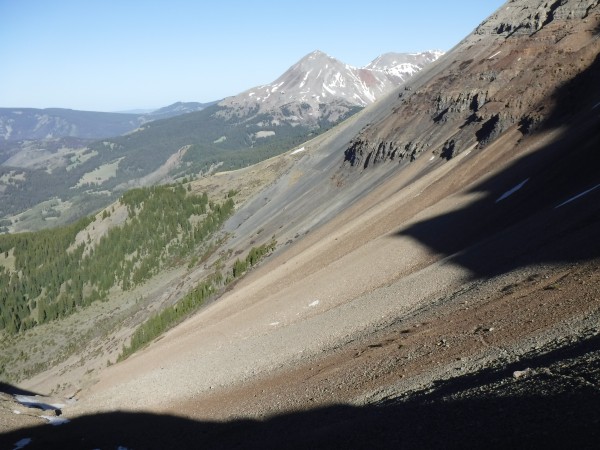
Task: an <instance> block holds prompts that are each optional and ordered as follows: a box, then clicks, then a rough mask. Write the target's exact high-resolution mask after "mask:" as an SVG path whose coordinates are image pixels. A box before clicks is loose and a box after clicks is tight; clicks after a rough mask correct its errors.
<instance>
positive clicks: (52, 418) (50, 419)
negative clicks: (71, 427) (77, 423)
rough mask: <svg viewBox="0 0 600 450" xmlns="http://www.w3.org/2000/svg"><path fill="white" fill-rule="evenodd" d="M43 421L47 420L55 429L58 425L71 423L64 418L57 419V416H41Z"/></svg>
mask: <svg viewBox="0 0 600 450" xmlns="http://www.w3.org/2000/svg"><path fill="white" fill-rule="evenodd" d="M40 417H42V418H43V419H46V420H47V421H48V423H49V424H50V425H54V426H55V427H56V426H58V425H63V424H65V423H69V422H70V420H69V419H66V418H64V417H56V416H40Z"/></svg>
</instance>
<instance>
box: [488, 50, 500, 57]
mask: <svg viewBox="0 0 600 450" xmlns="http://www.w3.org/2000/svg"><path fill="white" fill-rule="evenodd" d="M500 53H502V50H500V51H498V52H496V53H494V54H493V55H492V56H490V57H489V58H488V59H494V58H495V57H496V56H498V55H499V54H500Z"/></svg>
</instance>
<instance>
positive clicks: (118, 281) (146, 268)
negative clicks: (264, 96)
mask: <svg viewBox="0 0 600 450" xmlns="http://www.w3.org/2000/svg"><path fill="white" fill-rule="evenodd" d="M120 202H121V204H122V205H124V206H125V207H126V208H127V209H128V214H129V216H128V219H127V221H126V222H125V223H124V224H123V225H121V226H115V227H113V228H111V229H110V230H109V231H108V232H107V233H106V234H105V235H104V236H103V237H102V238H101V239H100V240H99V241H98V242H92V240H91V236H90V235H89V233H90V231H93V228H94V227H95V224H94V222H95V218H93V217H86V218H84V219H81V220H79V221H78V222H76V223H74V224H72V225H69V226H65V227H59V228H55V229H50V230H43V231H38V232H33V233H19V234H12V235H1V236H0V255H1V256H4V260H5V261H8V260H9V257H10V258H11V260H12V261H14V263H13V264H12V265H14V267H5V266H3V265H0V330H6V331H7V332H9V333H11V334H14V333H17V332H19V331H24V330H26V329H29V328H32V327H34V326H36V325H38V324H42V323H45V322H48V321H51V320H55V319H57V318H61V317H66V316H68V315H70V314H72V313H73V312H75V311H76V310H77V309H78V308H85V307H86V306H88V305H90V304H91V303H93V302H95V301H98V300H105V299H107V297H108V293H109V291H110V290H111V289H112V288H114V287H119V288H121V289H123V290H129V289H132V288H133V287H135V286H136V285H138V284H140V283H143V282H144V281H146V280H148V279H149V278H151V277H152V276H154V275H155V274H157V273H158V272H159V271H160V270H161V269H163V268H165V267H168V266H170V265H173V264H176V263H177V262H178V261H180V260H181V258H184V257H186V256H188V255H189V254H190V253H191V252H192V251H194V250H196V249H197V248H198V247H200V246H202V245H203V244H205V243H206V242H207V240H208V239H209V238H210V237H211V235H212V234H213V233H214V232H215V231H216V230H218V229H219V228H220V227H221V225H222V224H223V222H224V221H225V220H226V219H227V218H228V217H229V216H230V215H231V214H232V212H233V210H234V202H233V198H232V195H228V196H227V198H226V199H224V200H223V202H222V203H217V202H213V201H209V199H208V196H207V195H206V193H203V194H200V195H195V194H191V193H190V192H188V191H187V190H186V189H185V188H184V187H183V186H182V185H181V184H179V185H170V186H155V187H150V188H140V189H134V190H132V191H128V192H127V193H125V194H123V196H122V197H121V198H120ZM107 211H108V210H106V211H105V212H104V214H103V217H104V219H108V216H109V215H110V214H111V213H110V212H107ZM90 227H92V229H91V230H90ZM80 233H86V235H84V236H83V241H82V242H80V243H79V244H76V238H77V236H78V235H80ZM79 240H80V241H81V235H80V236H79ZM0 261H1V260H0Z"/></svg>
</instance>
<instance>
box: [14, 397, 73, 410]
mask: <svg viewBox="0 0 600 450" xmlns="http://www.w3.org/2000/svg"><path fill="white" fill-rule="evenodd" d="M15 400H16V401H17V402H19V403H20V404H21V405H23V406H26V407H27V408H37V409H41V410H42V411H54V410H55V409H62V408H64V407H65V405H64V404H62V403H42V402H40V401H39V399H38V398H37V397H31V396H29V395H15Z"/></svg>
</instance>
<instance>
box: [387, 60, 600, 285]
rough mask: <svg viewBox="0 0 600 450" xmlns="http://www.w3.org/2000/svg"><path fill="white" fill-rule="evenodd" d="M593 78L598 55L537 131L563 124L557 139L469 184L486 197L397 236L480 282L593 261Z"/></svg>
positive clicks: (597, 94)
mask: <svg viewBox="0 0 600 450" xmlns="http://www.w3.org/2000/svg"><path fill="white" fill-rule="evenodd" d="M598 79H600V56H599V57H597V58H596V60H595V61H594V63H593V64H592V65H591V66H590V67H589V68H588V69H587V70H585V71H584V72H582V73H581V74H579V75H578V76H577V77H575V78H574V79H573V80H571V81H570V82H569V83H566V84H565V85H564V86H562V87H561V88H560V89H558V90H557V91H556V92H555V93H554V95H553V99H554V100H555V104H556V107H555V108H554V109H553V111H552V113H551V114H550V115H549V116H548V119H547V120H546V122H545V123H544V125H543V128H545V129H550V128H555V127H559V126H564V127H566V129H565V131H564V132H563V133H562V135H561V137H560V138H559V139H558V140H557V141H555V142H554V143H552V144H550V145H548V146H546V147H545V148H542V149H540V150H538V151H536V152H535V153H533V154H530V155H528V156H525V157H523V158H521V159H520V160H518V161H517V162H515V163H514V164H512V165H511V166H510V167H508V168H506V169H505V170H503V171H501V172H500V173H498V174H496V175H495V176H493V177H491V178H488V179H486V181H484V182H482V183H480V184H479V185H477V186H475V187H474V188H473V189H472V190H471V192H472V193H475V192H483V193H486V195H485V196H484V197H483V198H480V199H479V200H477V201H475V202H473V203H472V204H470V205H469V206H468V207H466V208H464V209H461V210H458V211H454V212H451V213H448V214H444V215H440V216H438V217H435V218H433V219H428V220H424V221H422V222H419V223H416V224H414V225H412V226H410V227H408V228H406V229H402V230H400V231H399V232H398V235H401V236H411V237H413V238H415V239H417V240H418V241H420V242H421V243H423V244H424V245H426V246H428V247H429V248H431V249H432V250H434V251H435V252H437V253H441V254H443V255H446V256H450V255H453V256H452V257H451V260H452V261H453V262H455V263H457V264H460V265H461V266H463V267H465V268H467V269H469V270H470V271H471V272H472V273H473V274H475V275H476V276H479V277H488V276H493V275H497V274H499V273H503V272H505V271H509V270H511V269H514V268H516V267H523V266H527V265H531V264H535V263H543V262H575V261H582V260H587V259H592V258H595V257H599V256H600V239H598V236H600V171H599V170H598V168H599V167H600V152H599V151H598V149H600V85H599V84H598V82H597V80H598ZM484 151H491V149H487V150H484ZM584 192H587V193H586V195H581V196H580V197H577V198H575V197H576V196H578V195H579V194H582V193H584ZM568 200H572V201H570V202H568V203H564V202H567V201H568ZM563 203H564V204H563Z"/></svg>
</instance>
